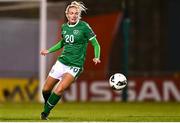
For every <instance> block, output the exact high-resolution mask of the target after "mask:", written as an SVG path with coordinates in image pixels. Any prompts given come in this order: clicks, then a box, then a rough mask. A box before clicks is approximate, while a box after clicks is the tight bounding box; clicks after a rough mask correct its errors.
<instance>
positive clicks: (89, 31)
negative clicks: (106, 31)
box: [85, 23, 96, 40]
mask: <svg viewBox="0 0 180 123" xmlns="http://www.w3.org/2000/svg"><path fill="white" fill-rule="evenodd" d="M85 36H86V37H87V39H88V40H91V39H92V38H94V37H95V36H96V35H95V33H94V31H93V30H92V28H91V27H90V26H89V24H88V23H85Z"/></svg>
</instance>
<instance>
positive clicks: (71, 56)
mask: <svg viewBox="0 0 180 123" xmlns="http://www.w3.org/2000/svg"><path fill="white" fill-rule="evenodd" d="M61 34H62V38H63V40H62V41H63V46H64V49H63V51H62V53H61V55H60V56H59V57H58V60H59V61H60V62H62V63H63V64H65V65H68V66H77V67H83V65H84V61H85V58H86V50H87V45H88V42H89V40H91V39H92V38H93V37H95V34H94V32H93V30H92V29H91V27H90V26H89V25H88V24H87V23H86V22H84V21H78V22H77V23H76V24H75V25H69V24H68V23H65V24H63V25H62V27H61Z"/></svg>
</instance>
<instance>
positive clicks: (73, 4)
mask: <svg viewBox="0 0 180 123" xmlns="http://www.w3.org/2000/svg"><path fill="white" fill-rule="evenodd" d="M72 7H75V8H77V9H78V10H79V17H78V19H81V13H82V12H83V11H84V12H86V10H87V8H86V7H85V6H84V3H83V2H77V1H73V2H71V4H69V5H68V6H67V7H66V11H65V14H66V17H67V14H68V11H69V8H72Z"/></svg>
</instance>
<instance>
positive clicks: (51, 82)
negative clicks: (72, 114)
mask: <svg viewBox="0 0 180 123" xmlns="http://www.w3.org/2000/svg"><path fill="white" fill-rule="evenodd" d="M58 81H59V80H58V79H55V78H53V77H51V76H48V77H47V79H46V81H45V83H44V86H43V89H42V95H43V98H44V102H45V104H46V102H47V100H48V98H49V97H50V95H51V91H52V89H53V88H54V86H55V85H56V83H57V82H58Z"/></svg>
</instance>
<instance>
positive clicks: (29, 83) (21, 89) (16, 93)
mask: <svg viewBox="0 0 180 123" xmlns="http://www.w3.org/2000/svg"><path fill="white" fill-rule="evenodd" d="M38 86H39V81H38V80H37V79H33V78H0V102H4V101H14V102H21V101H38V100H39V95H38Z"/></svg>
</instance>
